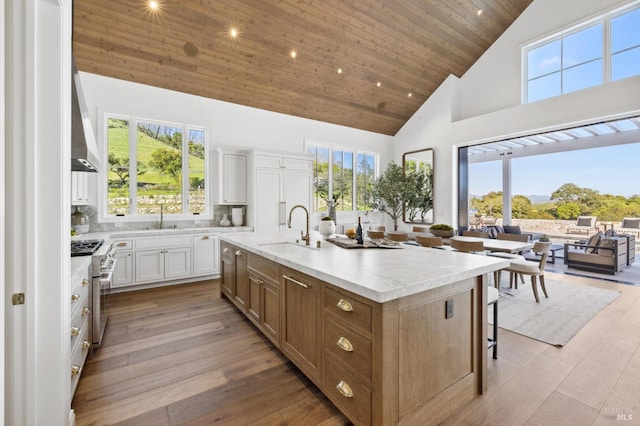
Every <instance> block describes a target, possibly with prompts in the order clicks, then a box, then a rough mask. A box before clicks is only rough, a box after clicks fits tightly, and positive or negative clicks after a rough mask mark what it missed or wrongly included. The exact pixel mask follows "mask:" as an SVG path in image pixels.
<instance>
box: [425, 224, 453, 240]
mask: <svg viewBox="0 0 640 426" xmlns="http://www.w3.org/2000/svg"><path fill="white" fill-rule="evenodd" d="M429 231H431V233H432V234H433V235H435V236H436V237H442V238H450V237H453V226H451V225H447V224H446V223H436V224H435V225H431V226H430V227H429Z"/></svg>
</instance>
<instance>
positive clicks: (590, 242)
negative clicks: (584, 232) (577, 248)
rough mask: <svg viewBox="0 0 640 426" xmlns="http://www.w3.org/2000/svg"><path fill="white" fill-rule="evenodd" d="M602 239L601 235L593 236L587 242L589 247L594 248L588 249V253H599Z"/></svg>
mask: <svg viewBox="0 0 640 426" xmlns="http://www.w3.org/2000/svg"><path fill="white" fill-rule="evenodd" d="M601 238H602V237H601V236H600V233H597V234H593V235H592V236H590V237H589V239H588V240H587V244H586V245H587V246H592V247H594V248H588V249H587V253H593V254H595V253H598V247H597V246H598V243H599V242H600V239H601Z"/></svg>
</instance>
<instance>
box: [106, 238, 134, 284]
mask: <svg viewBox="0 0 640 426" xmlns="http://www.w3.org/2000/svg"><path fill="white" fill-rule="evenodd" d="M113 246H114V247H115V250H116V255H115V258H116V260H117V262H116V268H115V270H114V271H113V281H112V282H111V287H114V288H115V287H126V286H129V285H132V284H133V241H132V240H116V241H114V242H113Z"/></svg>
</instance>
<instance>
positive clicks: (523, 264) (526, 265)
mask: <svg viewBox="0 0 640 426" xmlns="http://www.w3.org/2000/svg"><path fill="white" fill-rule="evenodd" d="M550 247H551V243H550V242H542V241H536V243H535V244H534V245H533V251H534V252H536V253H540V263H538V264H537V265H535V264H532V263H531V262H527V261H526V260H513V261H511V265H509V267H508V268H506V269H505V270H506V271H509V272H510V276H509V286H510V287H511V286H513V283H514V282H515V286H516V288H518V277H517V275H518V274H521V275H530V276H531V288H532V289H533V296H534V297H535V299H536V303H540V297H539V296H538V283H537V281H538V278H540V287H541V288H542V292H543V293H544V297H549V295H548V294H547V288H546V287H545V285H544V267H545V266H546V264H547V256H548V255H549V248H550Z"/></svg>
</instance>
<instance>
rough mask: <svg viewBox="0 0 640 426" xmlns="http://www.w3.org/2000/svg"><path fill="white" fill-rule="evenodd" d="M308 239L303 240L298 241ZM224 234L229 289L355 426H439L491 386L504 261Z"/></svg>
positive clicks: (290, 236)
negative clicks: (491, 292)
mask: <svg viewBox="0 0 640 426" xmlns="http://www.w3.org/2000/svg"><path fill="white" fill-rule="evenodd" d="M298 235H299V234H298ZM296 236H297V234H296V233H294V232H283V233H274V234H256V233H236V234H227V235H223V236H222V237H221V266H222V283H221V286H220V287H221V291H222V293H223V295H224V296H226V297H227V298H228V299H229V300H230V301H232V302H233V303H234V304H235V305H236V306H237V307H238V308H239V309H240V310H241V311H242V312H243V313H244V314H245V315H246V316H247V317H248V318H249V319H250V320H251V321H252V322H253V323H254V324H255V325H256V327H258V328H259V329H260V330H261V331H262V332H263V333H264V334H265V336H267V337H268V338H269V339H270V340H271V341H272V342H273V343H274V345H276V346H277V347H278V348H279V349H280V350H281V351H282V352H283V353H284V354H285V355H286V356H287V357H288V358H289V359H290V360H291V361H292V362H293V363H294V364H295V365H296V366H297V367H298V368H299V369H300V370H301V371H302V372H303V373H305V375H307V377H309V378H310V379H311V380H312V381H313V382H314V383H315V384H316V385H317V386H318V387H319V388H320V389H321V390H322V392H323V393H324V394H325V395H326V396H327V397H328V398H329V399H330V400H331V401H332V402H333V403H334V404H335V405H336V407H338V408H339V409H340V410H341V411H342V412H343V413H344V414H345V415H346V416H347V417H349V419H350V420H351V421H353V422H354V423H355V424H381V425H393V424H436V423H438V422H441V421H442V420H444V419H445V418H446V417H448V416H449V415H451V414H452V413H453V412H455V411H456V410H457V409H459V408H460V407H461V406H463V405H465V404H467V403H468V402H469V401H471V400H472V399H473V398H475V397H476V396H477V395H479V394H481V393H482V392H483V390H484V389H485V387H486V363H487V346H486V341H487V326H486V321H487V313H486V311H487V306H486V291H485V289H486V286H487V282H486V280H487V277H488V275H489V274H490V273H491V272H493V271H495V270H498V269H502V268H505V267H507V266H508V264H509V263H508V261H506V260H504V259H499V258H491V257H485V256H478V255H471V254H464V253H456V252H450V251H445V250H437V249H427V248H422V247H415V246H408V245H402V246H401V247H402V248H397V249H383V248H368V249H344V248H340V247H337V246H335V245H333V244H331V243H328V242H324V241H323V242H322V243H321V247H320V248H317V246H316V242H315V241H312V242H311V245H309V246H305V245H304V242H302V243H296Z"/></svg>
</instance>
